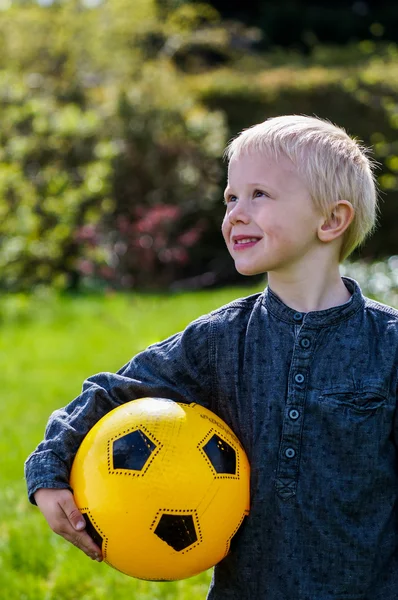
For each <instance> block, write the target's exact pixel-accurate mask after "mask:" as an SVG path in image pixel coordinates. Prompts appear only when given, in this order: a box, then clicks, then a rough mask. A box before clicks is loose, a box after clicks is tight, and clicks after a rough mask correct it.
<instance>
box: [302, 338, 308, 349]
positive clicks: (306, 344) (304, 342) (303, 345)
mask: <svg viewBox="0 0 398 600" xmlns="http://www.w3.org/2000/svg"><path fill="white" fill-rule="evenodd" d="M300 346H301V347H302V348H309V347H310V346H311V342H310V340H309V339H308V338H303V339H302V340H301V342H300Z"/></svg>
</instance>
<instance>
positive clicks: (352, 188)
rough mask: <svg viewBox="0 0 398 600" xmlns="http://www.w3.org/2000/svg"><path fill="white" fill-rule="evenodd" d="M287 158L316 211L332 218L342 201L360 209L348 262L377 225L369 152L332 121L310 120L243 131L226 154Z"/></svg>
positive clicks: (349, 237)
mask: <svg viewBox="0 0 398 600" xmlns="http://www.w3.org/2000/svg"><path fill="white" fill-rule="evenodd" d="M253 151H254V152H262V153H267V155H271V156H272V157H273V158H276V159H277V158H278V156H279V155H280V154H284V155H285V156H287V157H288V158H289V159H290V160H291V161H292V162H293V164H294V165H295V166H296V168H297V170H298V172H299V173H300V174H301V175H302V176H303V177H304V180H305V181H306V183H307V186H308V189H309V192H310V194H311V197H312V199H313V201H314V202H315V205H316V206H317V207H318V208H319V209H320V210H321V211H322V213H323V214H325V216H326V215H328V214H329V213H330V208H331V207H332V206H333V205H335V204H336V202H337V201H338V200H348V201H349V202H351V204H352V205H353V207H354V211H355V215H354V219H353V221H352V223H351V224H350V226H349V227H348V229H347V230H346V231H345V233H344V237H343V243H342V247H341V251H340V260H341V261H343V260H344V259H345V258H347V256H349V255H350V254H351V252H352V251H353V250H354V249H355V248H356V247H357V246H359V245H360V244H361V243H362V242H363V241H364V240H365V238H366V237H367V236H368V235H369V233H370V232H371V231H372V230H373V228H374V227H375V224H376V220H377V189H376V183H375V176H374V167H375V162H374V161H372V160H371V159H370V158H369V150H368V149H367V148H365V147H364V146H362V145H361V144H360V143H359V142H358V141H357V140H355V139H353V138H351V137H350V136H349V135H348V134H347V132H346V131H345V130H344V129H343V128H341V127H337V126H336V125H333V123H330V122H329V121H325V120H323V119H319V118H317V117H307V116H304V115H285V116H281V117H274V118H270V119H267V120H266V121H264V122H263V123H259V124H258V125H254V126H253V127H250V128H248V129H245V130H243V131H242V132H241V133H240V134H239V135H238V136H237V137H236V138H235V139H233V140H232V141H231V142H230V143H229V144H228V146H227V148H226V150H225V156H226V157H227V158H228V160H231V159H232V157H234V158H238V157H239V155H241V154H242V153H250V152H253Z"/></svg>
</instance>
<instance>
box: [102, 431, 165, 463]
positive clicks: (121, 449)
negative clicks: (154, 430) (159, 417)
mask: <svg viewBox="0 0 398 600" xmlns="http://www.w3.org/2000/svg"><path fill="white" fill-rule="evenodd" d="M155 448H156V445H155V444H154V443H153V442H152V440H150V439H149V438H148V437H147V436H146V435H145V433H144V432H143V431H141V429H137V430H136V431H132V432H131V433H127V434H126V435H123V436H122V437H120V438H119V439H117V440H115V441H114V442H113V448H112V458H113V468H114V469H129V470H133V471H140V470H141V469H142V468H143V466H144V465H145V463H146V462H147V460H148V458H149V457H150V456H151V454H152V452H153V451H154V450H155Z"/></svg>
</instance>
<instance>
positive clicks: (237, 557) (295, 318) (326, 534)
mask: <svg viewBox="0 0 398 600" xmlns="http://www.w3.org/2000/svg"><path fill="white" fill-rule="evenodd" d="M344 283H345V285H346V287H347V288H348V290H349V291H350V292H351V293H352V296H351V299H350V300H349V301H348V302H347V303H346V304H343V305H341V306H337V307H333V308H330V309H327V310H322V311H316V312H309V313H305V314H303V313H299V312H296V311H295V310H293V309H291V308H289V307H288V306H286V305H285V304H284V303H283V302H282V301H281V300H280V299H279V298H278V296H277V295H276V294H275V293H273V292H272V290H271V289H270V288H269V287H268V288H267V289H266V290H265V291H264V292H263V293H260V294H255V295H253V296H249V297H247V298H243V299H239V300H236V301H234V302H231V303H230V304H228V305H226V306H224V307H222V308H220V309H218V310H215V311H213V312H212V313H210V314H208V315H206V316H203V317H201V318H199V319H197V320H195V321H194V322H192V323H191V324H190V325H189V326H188V327H187V328H186V329H185V330H184V331H183V332H181V333H177V334H175V335H173V336H171V337H170V338H168V339H167V340H165V341H163V342H160V343H157V344H153V345H151V346H149V347H148V348H147V349H146V350H145V351H144V352H141V353H140V354H138V355H137V356H135V357H134V358H133V359H132V360H131V361H130V362H129V363H128V364H127V365H125V366H124V367H123V368H122V369H121V370H120V371H118V372H117V373H116V374H112V373H101V374H98V375H95V376H93V377H90V378H89V379H87V381H86V382H85V383H84V386H83V390H82V393H81V395H80V396H79V397H78V398H76V399H75V400H74V401H72V402H71V403H70V404H69V405H68V406H66V407H65V408H63V409H61V410H58V411H56V412H54V413H53V414H52V416H51V418H50V420H49V423H48V426H47V430H46V437H45V440H44V441H43V442H41V444H40V445H39V446H38V448H37V449H36V450H35V452H34V453H33V454H31V455H30V457H29V458H28V460H27V462H26V479H27V484H28V493H29V497H30V499H31V500H32V501H33V498H32V494H33V493H34V492H35V491H36V490H37V489H38V488H40V487H55V488H60V487H69V486H68V475H69V471H70V467H71V463H72V461H73V457H74V455H75V453H76V451H77V448H78V447H79V445H80V443H81V441H82V439H83V437H84V435H85V434H86V433H87V431H88V430H89V429H90V428H91V427H92V426H93V425H94V423H95V422H97V421H98V420H99V419H100V418H101V417H102V416H103V415H104V414H105V413H106V412H108V411H109V410H111V409H112V408H114V407H116V406H118V405H119V404H121V403H123V402H126V401H129V400H132V399H135V398H140V397H144V396H157V397H166V398H172V399H174V400H176V401H180V402H181V401H182V402H198V403H200V404H202V405H204V406H206V407H208V408H209V409H210V410H213V411H214V412H215V413H217V414H218V415H220V416H221V417H222V418H223V419H224V420H225V421H226V422H227V423H228V424H229V425H230V427H231V428H232V429H233V430H234V432H235V433H236V435H237V436H238V437H239V439H240V440H241V442H242V444H243V446H244V448H245V449H246V452H247V454H248V458H249V461H250V463H251V511H250V515H249V517H248V518H247V519H246V521H245V523H244V525H243V527H241V529H240V530H239V532H238V534H237V535H236V536H235V538H234V540H233V543H232V547H231V552H230V553H229V554H228V556H227V557H226V558H225V559H224V560H223V561H221V563H219V564H218V565H217V566H216V567H215V570H214V575H213V580H212V583H211V586H210V590H209V595H208V598H209V600H332V599H333V600H396V599H397V598H398V502H397V499H398V465H397V422H396V401H397V371H398V311H396V310H394V309H393V308H390V307H388V306H384V305H382V304H379V303H377V302H374V301H372V300H370V299H367V298H365V297H364V296H363V295H362V293H361V290H360V288H359V286H358V284H357V283H356V282H355V281H353V280H352V279H349V278H344Z"/></svg>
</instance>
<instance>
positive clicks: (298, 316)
mask: <svg viewBox="0 0 398 600" xmlns="http://www.w3.org/2000/svg"><path fill="white" fill-rule="evenodd" d="M302 318H303V314H302V313H299V312H296V313H294V315H293V319H294V320H295V321H301V320H302Z"/></svg>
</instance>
